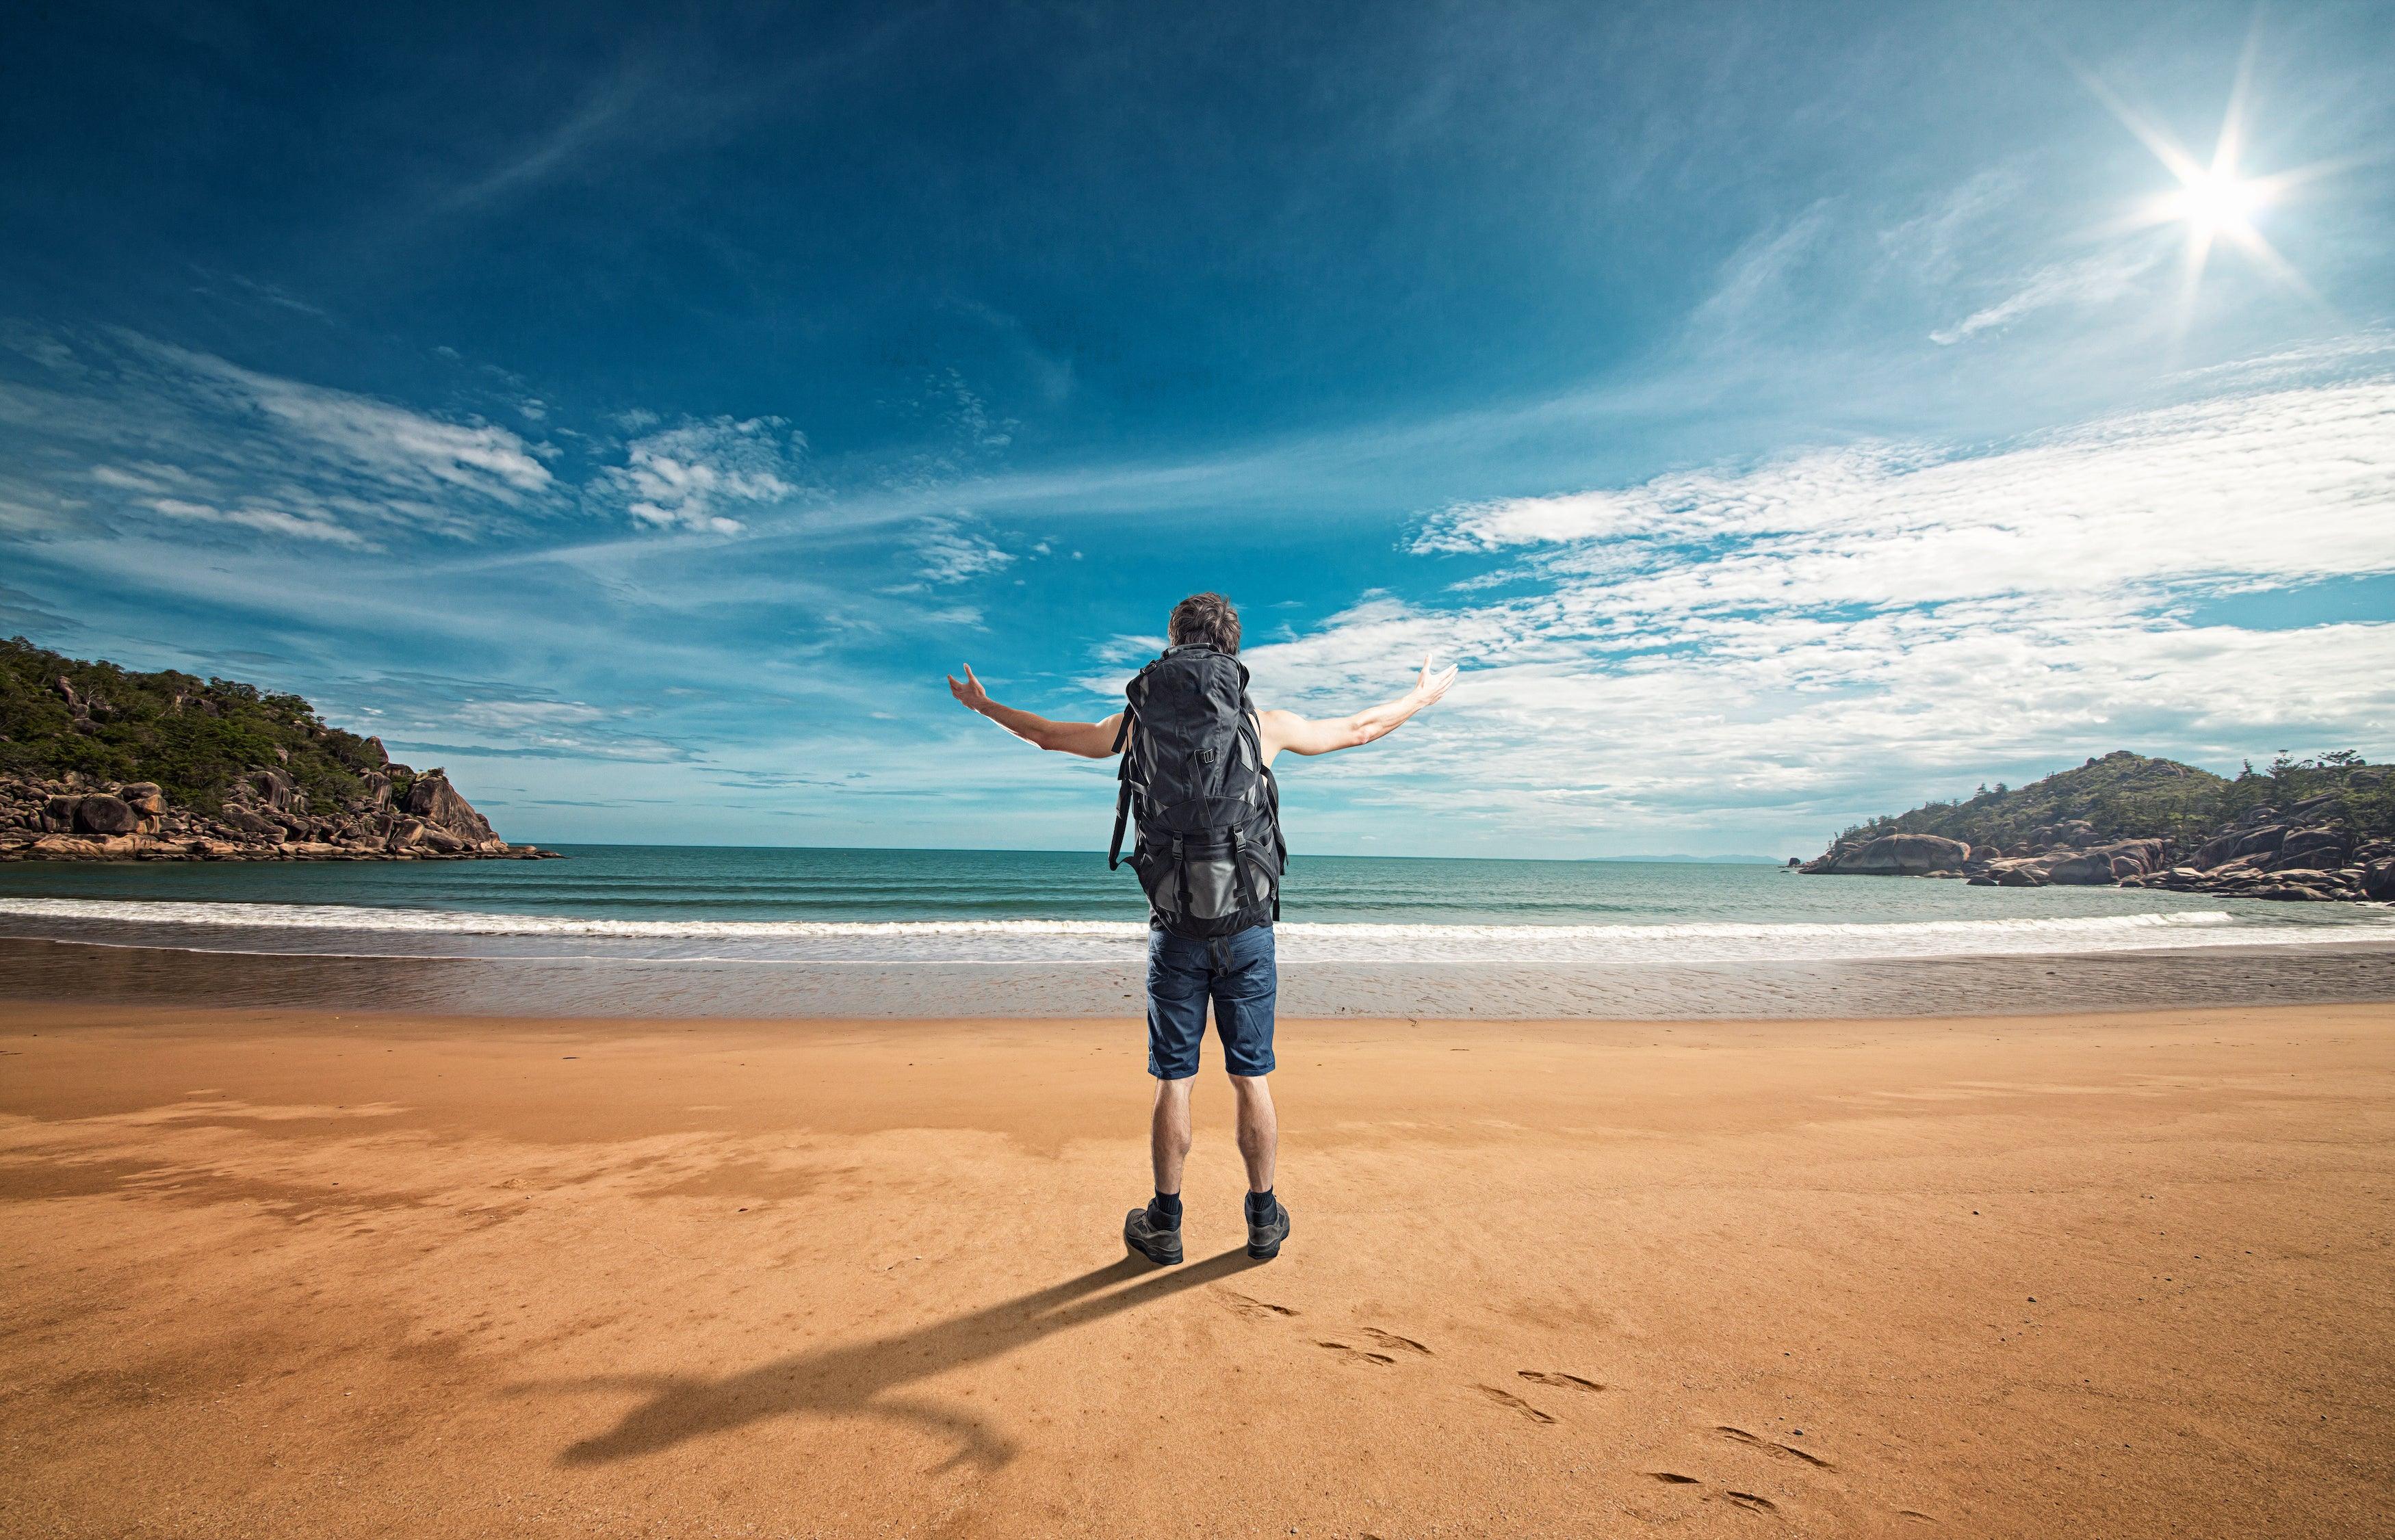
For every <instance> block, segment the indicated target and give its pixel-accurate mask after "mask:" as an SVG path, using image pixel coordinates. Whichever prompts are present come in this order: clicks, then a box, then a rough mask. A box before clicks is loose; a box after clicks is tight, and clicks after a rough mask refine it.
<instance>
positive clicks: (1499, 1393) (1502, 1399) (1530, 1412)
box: [1473, 1385, 1555, 1422]
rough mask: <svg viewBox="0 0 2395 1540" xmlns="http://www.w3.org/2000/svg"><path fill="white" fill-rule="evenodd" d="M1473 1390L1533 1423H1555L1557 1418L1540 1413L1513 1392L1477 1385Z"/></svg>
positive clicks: (1491, 1386)
mask: <svg viewBox="0 0 2395 1540" xmlns="http://www.w3.org/2000/svg"><path fill="white" fill-rule="evenodd" d="M1473 1389H1475V1390H1477V1391H1479V1392H1480V1393H1481V1394H1482V1395H1484V1396H1486V1397H1488V1398H1489V1400H1490V1401H1491V1402H1495V1403H1496V1404H1498V1405H1499V1406H1502V1407H1505V1408H1507V1409H1508V1410H1510V1411H1515V1412H1519V1413H1521V1414H1522V1415H1524V1416H1526V1417H1528V1418H1529V1419H1530V1420H1531V1421H1532V1422H1553V1421H1555V1418H1553V1417H1551V1416H1549V1415H1546V1414H1545V1413H1544V1412H1542V1411H1540V1410H1539V1409H1538V1408H1537V1407H1535V1406H1533V1405H1531V1404H1530V1403H1529V1402H1527V1401H1524V1400H1523V1399H1522V1398H1521V1397H1519V1396H1517V1395H1515V1394H1514V1392H1513V1391H1511V1390H1500V1389H1497V1387H1495V1386H1493V1385H1475V1386H1474V1387H1473Z"/></svg>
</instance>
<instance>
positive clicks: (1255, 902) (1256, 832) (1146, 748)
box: [1106, 645, 1289, 941]
mask: <svg viewBox="0 0 2395 1540" xmlns="http://www.w3.org/2000/svg"><path fill="white" fill-rule="evenodd" d="M1123 693H1124V695H1125V696H1127V697H1128V698H1129V700H1130V703H1131V704H1130V705H1129V706H1128V707H1127V708H1126V709H1125V710H1124V712H1123V716H1122V727H1121V728H1120V729H1119V730H1118V731H1117V732H1116V734H1115V748H1116V750H1117V751H1118V752H1119V753H1120V754H1121V755H1122V768H1121V770H1119V771H1118V774H1119V777H1120V779H1121V782H1122V791H1121V793H1120V794H1119V795H1118V796H1117V797H1116V799H1115V838H1114V844H1113V845H1112V847H1110V848H1109V849H1107V851H1106V866H1107V868H1108V870H1112V869H1113V868H1115V867H1117V866H1119V865H1121V864H1122V860H1123V855H1122V844H1123V825H1124V823H1125V822H1127V821H1128V820H1129V819H1130V818H1131V815H1132V813H1133V812H1134V811H1135V812H1136V813H1137V814H1138V817H1139V837H1138V839H1137V840H1136V842H1134V843H1133V845H1132V847H1131V870H1132V871H1134V872H1136V873H1138V874H1139V884H1140V886H1141V887H1142V888H1145V889H1146V890H1147V902H1148V909H1149V912H1150V916H1151V918H1152V920H1153V922H1154V923H1155V924H1157V925H1159V926H1161V927H1163V928H1165V929H1167V930H1170V931H1171V932H1172V933H1173V934H1175V935H1178V936H1187V937H1190V938H1192V939H1194V940H1198V941H1205V940H1210V939H1211V938H1213V937H1216V936H1229V935H1234V934H1236V933H1237V932H1238V931H1241V930H1245V929H1247V928H1249V927H1250V926H1256V925H1264V924H1265V923H1267V922H1269V921H1272V920H1277V919H1278V918H1280V875H1281V872H1282V871H1283V869H1284V868H1285V867H1286V866H1287V865H1288V862H1289V850H1288V848H1287V847H1286V846H1285V845H1283V844H1282V843H1281V837H1280V789H1279V788H1278V787H1277V786H1276V785H1274V783H1273V777H1272V771H1271V770H1269V769H1267V768H1266V767H1265V765H1264V739H1263V736H1262V732H1261V729H1260V728H1259V727H1258V726H1257V722H1256V709H1255V705H1254V704H1253V703H1252V702H1250V700H1249V699H1248V670H1247V665H1244V664H1242V663H1240V662H1239V660H1238V659H1237V658H1235V657H1232V656H1231V655H1230V654H1229V653H1227V652H1217V651H1215V650H1214V649H1213V648H1211V647H1204V646H1198V645H1191V646H1186V647H1169V648H1166V649H1165V651H1164V653H1163V655H1162V656H1160V657H1158V659H1157V660H1156V661H1155V662H1154V663H1152V664H1149V665H1147V666H1146V667H1145V668H1143V669H1141V670H1140V671H1139V673H1138V675H1137V676H1136V677H1135V678H1132V680H1131V684H1130V685H1129V687H1127V688H1126V689H1125V690H1124V691H1123ZM1134 726H1136V728H1137V731H1133V728H1134Z"/></svg>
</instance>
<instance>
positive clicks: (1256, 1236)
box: [1248, 1198, 1289, 1262]
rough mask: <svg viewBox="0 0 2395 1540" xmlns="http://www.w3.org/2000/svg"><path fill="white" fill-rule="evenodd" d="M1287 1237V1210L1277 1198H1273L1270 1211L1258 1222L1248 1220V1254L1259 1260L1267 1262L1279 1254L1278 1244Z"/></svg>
mask: <svg viewBox="0 0 2395 1540" xmlns="http://www.w3.org/2000/svg"><path fill="white" fill-rule="evenodd" d="M1288 1239H1289V1210H1288V1209H1287V1208H1285V1207H1283V1206H1282V1205H1281V1201H1280V1200H1279V1199H1278V1198H1275V1199H1274V1200H1273V1207H1272V1213H1271V1214H1270V1215H1269V1216H1268V1217H1267V1218H1265V1219H1264V1223H1262V1224H1258V1223H1257V1222H1256V1221H1255V1220H1253V1219H1250V1220H1249V1221H1248V1255H1249V1256H1250V1257H1254V1258H1255V1259H1256V1260H1257V1261H1259V1262H1268V1261H1270V1260H1272V1259H1273V1258H1274V1257H1277V1256H1279V1255H1280V1244H1281V1243H1282V1242H1283V1241H1286V1240H1288Z"/></svg>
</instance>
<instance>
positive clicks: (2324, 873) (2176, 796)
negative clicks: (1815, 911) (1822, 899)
mask: <svg viewBox="0 0 2395 1540" xmlns="http://www.w3.org/2000/svg"><path fill="white" fill-rule="evenodd" d="M2031 819H2041V820H2042V821H2040V822H2034V823H2031V822H2028V820H2031ZM1791 864H1792V865H1793V866H1794V867H1795V869H1796V870H1798V871H1800V872H1805V873H1808V874H1814V875H1840V876H1845V875H1859V876H1925V877H1949V878H1954V879H1957V880H1960V881H1965V882H1969V883H1972V884H1975V885H1978V886H1980V887H1991V888H2043V887H2046V886H2049V885H2060V886H2066V887H2121V888H2166V889H2168V890H2170V891H2173V892H2183V893H2216V894H2219V895H2221V896H2223V897H2229V898H2252V899H2276V900H2282V901H2291V902H2323V901H2335V900H2347V901H2358V902H2395V770H2390V768H2389V767H2388V766H2384V765H2372V764H2369V763H2367V762H2365V761H2363V760H2362V759H2361V758H2360V757H2358V756H2355V755H2350V754H2336V755H2324V756H2322V757H2319V758H2317V759H2304V760H2296V759H2290V758H2287V757H2281V758H2280V759H2278V760H2276V761H2274V762H2273V763H2272V764H2271V765H2270V767H2269V769H2268V770H2254V769H2253V768H2252V766H2250V765H2249V766H2247V767H2246V770H2245V771H2244V773H2243V774H2242V775H2240V776H2238V777H2237V778H2235V779H2234V780H2231V779H2229V778H2226V777H2222V776H2216V775H2213V774H2211V773H2210V772H2208V771H2205V770H2198V769H2196V768H2195V767H2193V766H2191V765H2182V764H2179V763H2177V761H2174V760H2169V759H2149V758H2146V757H2142V756H2139V755H2135V754H2131V753H2129V752H2127V751H2126V750H2122V751H2119V752H2116V753H2113V754H2110V755H2106V756H2105V757H2102V758H2100V759H2090V760H2088V761H2087V762H2086V764H2084V765H2082V766H2080V767H2078V768H2077V769H2075V770H2064V771H2061V772H2059V773H2058V774H2056V775H2051V776H2048V777H2046V778H2045V779H2044V780H2042V781H2038V782H2034V783H2031V784H2030V785H2027V786H2023V787H2020V788H2018V790H2014V789H2011V788H2007V787H2005V786H2003V785H1998V786H1997V787H1995V788H1994V789H1993V790H1992V791H1991V790H1989V789H1988V788H1986V787H1984V786H1983V787H1981V788H1980V790H1979V792H1978V795H1977V796H1974V797H1971V798H1969V799H1968V800H1963V801H1955V802H1944V803H1930V804H1928V805H1926V806H1925V807H1922V808H1916V809H1913V810H1912V812H1909V813H1903V814H1899V815H1896V816H1894V817H1890V818H1884V819H1878V820H1874V821H1873V822H1872V823H1867V824H1863V825H1861V826H1859V827H1857V828H1853V829H1849V830H1847V831H1846V833H1845V834H1843V835H1841V836H1838V838H1837V839H1836V840H1834V841H1833V842H1832V844H1831V846H1830V848H1829V849H1827V850H1825V851H1823V852H1822V853H1821V854H1820V855H1819V856H1817V857H1815V858H1814V859H1813V860H1811V861H1808V862H1791Z"/></svg>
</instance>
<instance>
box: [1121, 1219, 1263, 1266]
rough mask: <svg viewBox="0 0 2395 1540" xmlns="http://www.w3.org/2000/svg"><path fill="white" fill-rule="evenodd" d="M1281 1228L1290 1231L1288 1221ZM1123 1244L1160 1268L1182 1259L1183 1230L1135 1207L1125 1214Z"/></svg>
mask: <svg viewBox="0 0 2395 1540" xmlns="http://www.w3.org/2000/svg"><path fill="white" fill-rule="evenodd" d="M1281 1230H1282V1232H1283V1233H1284V1234H1285V1233H1287V1232H1288V1230H1289V1226H1288V1224H1287V1222H1286V1221H1284V1222H1283V1224H1282V1226H1281ZM1250 1233H1252V1231H1251V1232H1250ZM1123 1244H1125V1245H1127V1246H1129V1247H1130V1248H1131V1250H1133V1251H1135V1252H1138V1253H1139V1254H1140V1255H1141V1256H1142V1257H1146V1258H1147V1259H1148V1260H1149V1261H1151V1262H1154V1263H1155V1264H1156V1265H1157V1266H1158V1267H1160V1268H1169V1267H1171V1265H1172V1264H1173V1263H1175V1262H1178V1261H1179V1260H1181V1231H1179V1230H1178V1229H1173V1230H1166V1229H1164V1228H1162V1227H1161V1226H1159V1225H1158V1224H1157V1222H1156V1220H1155V1218H1154V1217H1153V1216H1151V1215H1150V1214H1149V1213H1148V1211H1147V1210H1146V1209H1145V1208H1134V1209H1132V1210H1131V1212H1130V1213H1129V1214H1126V1215H1124V1216H1123Z"/></svg>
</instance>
